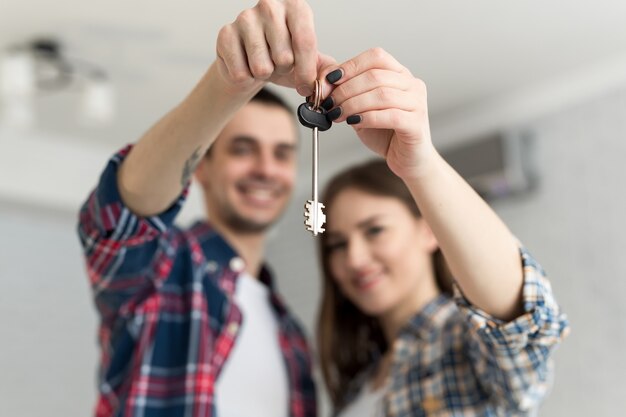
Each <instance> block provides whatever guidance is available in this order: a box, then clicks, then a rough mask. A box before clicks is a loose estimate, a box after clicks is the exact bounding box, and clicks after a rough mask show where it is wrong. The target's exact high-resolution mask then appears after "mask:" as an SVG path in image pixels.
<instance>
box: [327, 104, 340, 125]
mask: <svg viewBox="0 0 626 417" xmlns="http://www.w3.org/2000/svg"><path fill="white" fill-rule="evenodd" d="M339 116H341V107H336V108H334V109H332V110H331V111H329V112H328V114H326V118H327V119H328V120H330V121H331V122H332V121H333V120H335V119H337V118H338V117H339Z"/></svg>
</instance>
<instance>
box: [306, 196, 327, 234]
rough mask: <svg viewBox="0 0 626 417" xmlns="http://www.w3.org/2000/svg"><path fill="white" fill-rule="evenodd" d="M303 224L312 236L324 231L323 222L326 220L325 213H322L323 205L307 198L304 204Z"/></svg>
mask: <svg viewBox="0 0 626 417" xmlns="http://www.w3.org/2000/svg"><path fill="white" fill-rule="evenodd" d="M304 208H305V211H304V217H305V218H306V219H305V220H304V224H305V225H306V226H307V228H306V229H307V230H308V231H309V232H312V233H313V236H317V235H318V234H320V233H324V230H326V229H324V228H323V227H322V226H324V223H325V222H326V215H325V214H324V211H323V209H324V205H323V204H322V203H320V202H315V201H313V200H308V201H307V202H306V204H305V205H304Z"/></svg>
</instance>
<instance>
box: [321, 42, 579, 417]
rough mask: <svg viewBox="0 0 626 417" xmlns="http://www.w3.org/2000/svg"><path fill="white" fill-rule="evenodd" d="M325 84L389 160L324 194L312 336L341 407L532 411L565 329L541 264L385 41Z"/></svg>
mask: <svg viewBox="0 0 626 417" xmlns="http://www.w3.org/2000/svg"><path fill="white" fill-rule="evenodd" d="M327 80H328V81H329V82H331V83H334V85H335V88H334V90H333V91H332V93H331V95H330V97H329V98H328V99H327V100H326V101H325V103H324V104H325V107H326V108H328V109H329V110H330V111H329V112H328V117H329V118H330V119H332V120H334V121H335V122H342V121H344V120H347V121H348V123H349V124H351V125H353V126H354V127H355V130H356V133H357V134H358V136H359V138H360V139H361V140H362V141H363V142H364V143H365V144H366V145H367V146H368V147H370V148H371V149H372V150H374V151H375V152H377V153H378V154H380V155H381V156H383V157H384V158H385V161H384V162H372V163H369V164H365V165H362V166H358V167H355V168H352V169H349V170H348V171H346V172H344V173H342V174H340V175H338V176H337V177H335V178H334V179H333V180H331V182H330V183H329V185H328V186H327V191H326V193H325V196H324V198H323V199H322V201H324V202H325V204H326V208H327V219H328V223H327V228H326V233H325V234H323V235H322V239H320V246H321V247H320V253H321V262H322V269H323V273H324V284H323V285H324V288H323V298H322V306H321V313H320V320H319V324H318V333H319V335H318V336H319V351H320V356H321V363H322V370H323V374H324V378H325V380H326V383H327V386H328V389H329V392H330V396H331V399H332V402H333V405H334V409H335V412H336V414H338V415H340V416H341V417H349V416H359V417H364V416H379V415H385V416H424V415H429V416H430V415H445V416H451V415H455V416H456V415H463V416H466V415H480V416H496V415H497V416H500V415H528V414H532V413H534V412H536V410H537V407H538V405H539V403H540V401H541V399H542V398H543V397H544V396H545V394H546V392H547V390H548V388H549V385H550V381H551V365H550V354H551V352H552V350H553V348H554V347H555V346H556V345H557V344H558V342H559V341H560V340H561V339H562V337H563V336H564V335H565V333H566V329H567V322H566V319H565V317H564V316H563V315H562V314H561V313H560V311H559V308H558V306H557V304H556V302H555V301H554V298H553V297H552V293H551V289H550V285H549V283H548V281H547V280H546V279H545V277H544V275H543V271H542V270H541V268H540V267H539V266H538V264H536V263H535V261H534V260H533V259H532V257H531V256H530V255H529V254H528V253H527V252H526V250H525V249H523V248H521V247H520V245H519V242H518V241H517V240H516V239H515V237H514V236H513V235H512V234H511V233H510V232H509V230H508V229H507V227H506V226H505V225H504V224H503V223H502V221H501V220H500V219H499V218H498V217H497V215H496V214H495V213H494V212H493V211H492V210H491V209H490V208H489V207H488V205H487V204H485V202H484V201H483V200H482V199H481V198H480V197H479V196H478V195H477V194H476V193H475V192H474V191H473V190H472V189H471V187H469V185H468V184H467V183H465V181H463V180H462V178H460V177H459V176H458V174H456V173H455V172H454V170H452V168H450V166H449V165H447V164H446V162H445V161H444V160H443V159H442V158H441V157H440V155H439V154H438V153H437V151H436V150H435V149H434V147H433V145H432V142H431V139H430V130H429V127H428V112H427V106H426V90H425V87H424V85H423V83H422V82H421V81H419V80H417V79H416V78H414V77H413V76H412V75H411V74H410V72H409V71H408V70H407V69H406V68H404V67H402V66H401V65H400V64H399V63H398V62H397V61H396V60H395V59H394V58H393V57H391V56H390V55H389V54H387V53H386V52H384V51H382V50H380V49H373V50H370V51H367V52H365V53H363V54H361V55H359V56H358V57H356V58H354V59H352V60H350V61H348V62H346V63H344V64H342V65H341V66H340V68H339V69H337V70H335V71H332V72H330V73H329V75H328V76H327ZM442 255H443V256H445V259H446V262H445V265H444V262H443V257H442ZM449 277H454V281H452V279H451V278H449ZM453 282H454V284H453V285H452V283H453ZM452 288H454V297H453V296H452Z"/></svg>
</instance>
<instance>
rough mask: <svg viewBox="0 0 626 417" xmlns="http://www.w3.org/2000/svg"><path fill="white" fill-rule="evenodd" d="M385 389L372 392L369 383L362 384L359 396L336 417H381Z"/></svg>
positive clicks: (381, 388)
mask: <svg viewBox="0 0 626 417" xmlns="http://www.w3.org/2000/svg"><path fill="white" fill-rule="evenodd" d="M385 392H386V389H385V387H384V386H383V387H380V388H378V389H377V390H372V386H371V384H369V383H365V384H363V386H362V387H361V391H359V395H358V396H357V397H356V398H355V399H354V401H352V402H351V403H350V404H348V406H347V407H345V408H344V409H343V410H342V411H341V412H340V413H339V416H338V417H382V416H383V397H384V396H385Z"/></svg>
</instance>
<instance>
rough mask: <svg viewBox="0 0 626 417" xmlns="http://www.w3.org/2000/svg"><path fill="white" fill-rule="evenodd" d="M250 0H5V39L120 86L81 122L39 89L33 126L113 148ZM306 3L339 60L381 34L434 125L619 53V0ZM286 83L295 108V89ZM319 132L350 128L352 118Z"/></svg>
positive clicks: (173, 98)
mask: <svg viewBox="0 0 626 417" xmlns="http://www.w3.org/2000/svg"><path fill="white" fill-rule="evenodd" d="M254 3H255V2H253V1H243V0H228V1H225V0H221V1H206V0H205V1H198V0H183V1H178V2H174V1H171V0H169V1H163V0H150V1H148V0H133V1H121V0H107V1H99V0H98V1H82V0H55V1H43V0H1V3H0V47H2V48H5V47H7V46H9V45H11V44H14V43H18V42H21V41H24V40H27V39H31V38H33V37H34V36H39V35H51V36H54V37H56V38H57V39H59V40H60V41H61V42H62V43H63V44H64V45H65V52H66V53H67V55H69V56H72V57H76V58H80V59H83V60H88V61H91V62H94V63H97V64H99V65H101V66H102V67H104V68H105V69H106V70H107V71H108V73H109V75H110V77H111V79H112V80H113V82H114V85H115V88H116V92H117V100H118V102H117V118H116V119H115V121H114V122H113V123H112V124H110V125H108V126H103V127H99V128H93V127H87V126H84V125H82V124H81V123H80V121H77V120H76V116H75V112H74V108H75V107H76V106H77V103H76V102H75V101H76V99H75V97H74V95H72V94H68V93H65V94H62V93H58V94H50V95H47V96H45V97H41V98H39V99H38V103H37V106H38V110H39V129H41V130H45V131H49V132H53V133H54V134H55V137H59V136H60V137H68V138H74V140H76V141H78V142H80V146H92V145H93V146H102V145H104V146H105V147H106V148H108V149H114V148H116V147H118V146H119V145H120V144H124V143H127V142H131V141H134V140H136V139H137V138H138V136H139V135H141V133H142V132H143V131H144V130H145V129H147V128H148V127H149V126H150V124H152V123H153V122H154V121H155V120H156V119H157V118H158V117H160V116H161V115H162V114H163V113H164V112H166V111H167V110H168V109H170V108H171V107H172V106H174V105H175V104H176V103H178V102H179V101H180V100H181V99H182V98H183V97H184V96H185V94H186V93H187V92H188V91H189V90H190V89H191V88H192V86H193V85H194V83H195V82H196V81H197V80H198V79H199V77H200V76H201V75H202V73H203V71H204V70H205V69H206V68H207V67H208V65H209V64H210V63H211V61H212V60H213V59H214V56H215V52H214V50H215V39H216V34H217V32H218V30H219V28H220V27H221V26H222V25H224V24H226V23H228V22H231V21H232V20H234V18H235V17H236V15H237V13H238V12H239V11H240V10H242V9H243V8H246V7H250V6H252V5H254ZM310 4H311V7H312V9H313V11H314V13H315V18H316V28H317V33H318V36H319V46H320V50H322V51H323V52H325V53H328V54H330V55H332V56H334V57H335V58H336V59H337V60H339V61H343V60H346V59H348V58H351V57H352V56H354V55H356V54H357V53H359V52H361V51H363V50H365V49H367V48H370V47H373V46H381V47H383V48H385V49H386V50H388V51H389V52H390V53H392V54H393V55H394V56H395V57H396V58H397V59H398V60H399V61H400V62H401V63H402V64H404V65H405V66H406V67H408V68H409V69H410V70H411V71H412V72H413V74H414V75H416V76H418V77H420V78H422V79H423V80H424V81H425V82H426V84H427V86H428V89H429V90H428V91H429V108H430V112H431V123H432V121H434V123H433V125H434V129H435V128H437V126H440V127H441V125H446V124H449V123H448V122H449V121H450V120H452V119H450V118H448V119H446V116H447V115H459V114H460V113H459V112H461V113H462V112H464V111H467V110H468V109H476V108H480V106H481V105H483V104H484V103H489V102H490V100H491V102H492V103H496V104H497V103H500V102H499V101H497V100H502V98H503V97H504V98H506V97H509V96H511V97H513V96H514V95H515V94H518V95H519V93H520V92H524V91H539V92H541V91H544V90H545V87H546V86H550V85H552V84H554V82H555V81H558V80H562V79H564V77H566V75H567V74H572V73H575V72H576V71H583V72H581V74H582V73H584V71H585V69H590V70H592V69H593V68H596V69H597V68H598V65H599V63H600V64H601V63H607V64H603V65H604V68H605V69H606V65H610V62H613V61H611V60H612V59H615V57H618V58H619V57H623V56H625V54H626V24H625V23H624V22H626V2H623V1H617V0H616V1H606V0H600V1H593V2H592V1H571V0H568V1H565V0H552V1H539V0H525V1H504V0H472V1H450V0H439V1H428V2H426V1H417V0H395V1H385V2H381V1H373V0H358V1H357V0H341V1H337V0H335V1H330V0H317V1H311V2H310ZM620 62H622V61H620ZM624 68H626V64H625V65H624ZM624 72H625V73H626V70H625V71H624ZM625 77H626V76H625ZM596 78H597V77H596ZM576 80H577V79H572V81H571V82H570V84H568V85H565V86H561V87H562V89H563V91H571V90H573V89H576V86H577V84H580V83H579V82H577V81H576ZM288 94H289V95H288V99H289V100H290V101H291V102H292V103H293V105H294V108H295V106H296V105H297V104H298V102H299V101H300V100H301V99H300V98H299V97H298V96H297V95H296V94H295V93H289V92H288ZM494 100H496V101H494ZM532 106H533V105H531V107H532ZM498 107H501V106H500V105H498ZM485 111H486V112H490V110H489V109H485ZM490 114H491V113H490ZM492 118H493V117H492ZM457 119H458V118H457ZM459 120H462V118H461V119H459ZM464 123H465V122H464ZM462 127H465V125H463V126H462ZM325 135H328V136H327V137H334V136H336V137H338V136H345V135H349V129H347V128H337V129H331V131H330V132H329V133H327V134H325ZM442 136H443V135H442ZM436 139H437V138H435V140H436ZM327 143H328V144H327V145H325V148H324V147H322V151H323V152H324V149H326V152H327V153H328V154H331V153H333V152H334V149H335V148H337V147H341V146H343V145H342V143H349V144H350V145H349V146H354V144H355V142H352V141H347V142H345V141H344V142H342V141H327Z"/></svg>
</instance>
